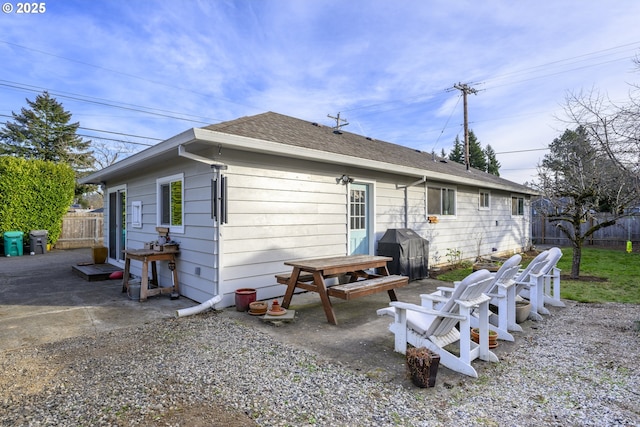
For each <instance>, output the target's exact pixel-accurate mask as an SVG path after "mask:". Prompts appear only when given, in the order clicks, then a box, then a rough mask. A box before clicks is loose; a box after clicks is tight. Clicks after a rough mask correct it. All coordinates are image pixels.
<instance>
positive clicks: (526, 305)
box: [516, 300, 531, 323]
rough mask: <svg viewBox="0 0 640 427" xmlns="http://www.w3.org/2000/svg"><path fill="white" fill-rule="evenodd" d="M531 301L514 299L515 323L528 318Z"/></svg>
mask: <svg viewBox="0 0 640 427" xmlns="http://www.w3.org/2000/svg"><path fill="white" fill-rule="evenodd" d="M530 313H531V303H530V302H529V301H527V300H522V301H516V323H522V322H524V321H525V320H527V319H528V318H529V314H530Z"/></svg>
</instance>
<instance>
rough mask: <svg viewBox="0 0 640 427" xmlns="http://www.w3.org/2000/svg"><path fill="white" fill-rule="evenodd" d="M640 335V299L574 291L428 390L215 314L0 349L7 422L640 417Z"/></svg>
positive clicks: (438, 422)
mask: <svg viewBox="0 0 640 427" xmlns="http://www.w3.org/2000/svg"><path fill="white" fill-rule="evenodd" d="M388 334H389V347H391V346H392V345H393V340H392V335H391V333H389V332H388ZM140 337H143V338H140ZM639 341H640V306H638V305H624V304H578V303H574V302H571V301H568V302H567V307H566V308H563V309H554V308H552V315H551V316H546V317H545V319H544V320H543V321H542V322H538V323H535V324H534V325H532V327H530V328H528V329H527V331H525V332H524V333H522V334H519V335H518V337H517V338H516V342H515V343H514V344H510V346H509V348H508V351H504V352H502V353H501V354H500V359H501V360H500V363H497V364H489V363H486V362H481V361H476V362H474V364H475V365H476V366H481V368H482V369H481V374H480V377H479V378H478V379H473V378H469V377H465V376H462V375H446V376H443V377H442V378H441V377H438V383H437V384H436V387H434V388H429V389H418V388H415V387H412V386H411V385H410V383H407V382H406V381H405V382H403V383H402V384H400V383H398V382H397V381H389V380H388V378H387V377H386V376H385V375H373V374H372V373H371V372H359V371H356V370H354V369H352V368H351V367H349V366H347V365H345V364H341V363H339V362H336V361H335V360H332V359H329V358H326V357H324V356H323V355H322V354H320V353H315V352H314V351H313V348H311V346H308V347H307V348H303V346H301V345H294V344H291V343H285V342H283V341H281V340H279V339H278V338H277V335H276V334H272V333H269V332H268V331H264V330H260V329H259V328H255V327H253V326H251V324H247V323H246V322H244V321H242V320H241V319H240V320H239V319H238V318H234V317H232V316H229V315H228V314H227V312H214V311H208V312H206V313H203V314H200V315H197V316H192V317H187V318H181V319H164V320H162V321H160V322H155V323H149V324H145V325H142V326H140V327H135V328H134V327H132V328H123V329H117V330H113V331H107V332H103V333H98V334H96V335H94V336H91V337H79V338H71V339H65V340H62V341H58V342H55V343H51V344H45V345H41V346H37V347H29V348H23V349H18V350H13V351H6V352H3V353H0V366H1V369H2V372H3V375H2V376H0V396H2V397H1V398H0V399H1V400H0V423H1V425H3V426H45V425H46V426H81V425H85V426H137V425H145V426H146V425H157V426H170V425H173V426H254V425H261V426H287V425H290V426H307V425H317V426H373V425H375V426H449V425H465V426H541V425H551V426H553V425H556V426H638V425H640V369H638V366H639V365H640V355H639V348H640V346H639V345H638V344H639ZM407 384H409V385H407Z"/></svg>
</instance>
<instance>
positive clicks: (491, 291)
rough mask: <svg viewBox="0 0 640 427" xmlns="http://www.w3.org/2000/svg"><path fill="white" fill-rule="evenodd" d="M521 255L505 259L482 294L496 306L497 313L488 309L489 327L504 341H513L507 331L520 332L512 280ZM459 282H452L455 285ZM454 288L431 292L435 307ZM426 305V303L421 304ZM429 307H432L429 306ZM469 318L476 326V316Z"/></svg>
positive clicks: (447, 297) (518, 267) (442, 302)
mask: <svg viewBox="0 0 640 427" xmlns="http://www.w3.org/2000/svg"><path fill="white" fill-rule="evenodd" d="M521 261H522V256H520V255H519V254H515V255H513V256H512V257H510V258H509V259H508V260H506V261H505V262H504V263H503V264H502V266H500V269H499V270H498V271H497V272H496V273H494V274H492V276H491V277H492V280H491V281H490V282H489V283H488V284H487V288H486V289H485V290H484V292H483V293H484V294H486V295H488V296H489V297H491V304H493V305H495V306H497V307H498V314H495V313H492V312H491V311H489V329H490V330H492V331H495V332H497V333H498V339H500V340H504V341H514V337H513V335H511V333H510V332H509V331H517V332H522V328H521V327H520V325H518V324H517V323H516V287H515V285H516V282H515V281H514V279H515V277H516V274H518V271H519V269H520V262H521ZM459 284H460V282H454V286H455V287H457V286H458V285H459ZM454 289H455V288H450V287H439V288H438V290H437V291H436V292H434V293H432V294H431V297H432V300H436V301H437V303H436V305H435V307H438V305H440V304H444V303H445V302H446V301H447V300H448V299H449V298H450V297H451V294H452V292H453V290H454ZM423 305H425V306H428V302H427V304H423ZM430 308H433V306H431V307H430ZM472 314H473V315H474V316H473V317H472V318H471V326H472V327H474V328H475V327H477V323H478V318H477V316H476V315H475V314H476V313H475V312H473V313H472Z"/></svg>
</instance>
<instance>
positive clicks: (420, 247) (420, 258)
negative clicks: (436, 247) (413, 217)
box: [378, 228, 429, 280]
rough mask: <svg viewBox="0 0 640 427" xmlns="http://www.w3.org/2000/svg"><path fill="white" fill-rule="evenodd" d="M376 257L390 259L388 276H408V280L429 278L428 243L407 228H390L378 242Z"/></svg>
mask: <svg viewBox="0 0 640 427" xmlns="http://www.w3.org/2000/svg"><path fill="white" fill-rule="evenodd" d="M378 255H382V256H388V257H392V258H393V261H389V263H388V264H387V267H388V268H389V273H390V274H401V275H403V276H408V277H409V280H418V279H424V278H425V277H428V276H429V241H428V240H426V239H423V238H422V237H420V235H419V234H418V233H416V232H415V231H413V230H411V229H409V228H390V229H389V230H387V232H386V233H384V236H382V238H381V239H380V240H379V241H378Z"/></svg>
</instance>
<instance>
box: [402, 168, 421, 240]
mask: <svg viewBox="0 0 640 427" xmlns="http://www.w3.org/2000/svg"><path fill="white" fill-rule="evenodd" d="M425 182H427V176H426V175H425V176H423V177H422V178H420V179H419V180H417V181H415V182H412V183H411V184H407V185H398V184H396V190H399V189H401V188H402V189H404V228H409V191H408V188H409V187H415V186H416V185H420V184H424V183H425Z"/></svg>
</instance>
